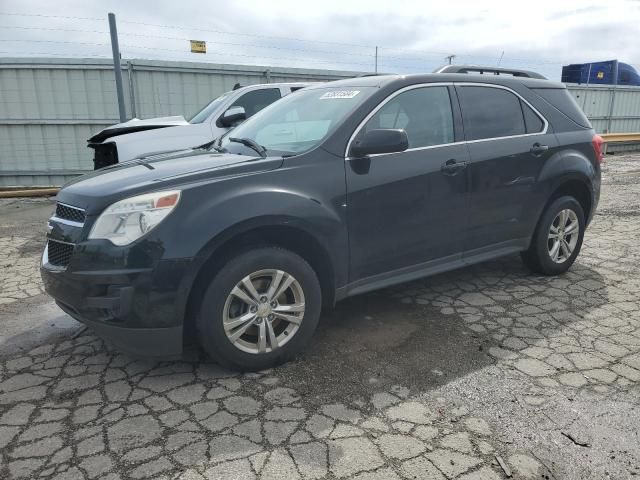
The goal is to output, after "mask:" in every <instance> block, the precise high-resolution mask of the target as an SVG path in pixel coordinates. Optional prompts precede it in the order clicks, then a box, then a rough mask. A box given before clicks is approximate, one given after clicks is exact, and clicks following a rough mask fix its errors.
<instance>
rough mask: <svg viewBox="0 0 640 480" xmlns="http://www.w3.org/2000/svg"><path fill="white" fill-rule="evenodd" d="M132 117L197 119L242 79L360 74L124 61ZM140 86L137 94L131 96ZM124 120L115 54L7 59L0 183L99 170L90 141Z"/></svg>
mask: <svg viewBox="0 0 640 480" xmlns="http://www.w3.org/2000/svg"><path fill="white" fill-rule="evenodd" d="M123 69H124V71H123V83H124V89H125V92H124V95H125V100H126V103H127V115H128V117H129V118H131V117H133V116H136V117H138V118H151V117H158V116H166V115H184V116H185V117H187V118H189V117H190V116H191V115H193V114H194V113H196V112H197V111H198V110H199V109H200V108H202V107H203V106H204V105H205V104H207V103H208V102H209V101H211V100H212V99H213V98H215V97H217V96H218V95H220V94H222V93H224V92H226V91H229V90H231V89H232V88H233V86H234V85H235V84H236V83H240V84H241V85H251V84H255V83H275V82H293V81H305V80H307V81H326V80H337V79H340V78H349V77H352V76H354V75H357V73H356V72H344V71H330V70H307V69H297V68H273V67H270V68H266V67H256V66H238V65H217V64H208V63H207V64H205V63H203V64H201V63H187V62H165V61H150V60H132V61H128V62H123ZM131 92H133V95H132V94H131ZM114 123H119V117H118V105H117V100H116V92H115V78H114V75H113V66H112V63H111V62H110V61H109V60H102V59H98V60H90V59H49V58H45V59H34V58H28V59H27V58H25V59H15V58H4V59H0V187H2V186H14V185H20V186H32V185H61V184H62V183H64V182H65V181H66V180H69V179H71V178H73V176H75V175H77V174H78V173H82V172H84V171H87V170H91V169H92V168H93V163H92V151H91V150H89V149H88V148H87V147H86V139H87V138H89V137H90V136H91V134H92V133H94V132H96V131H98V130H101V129H103V128H105V127H107V126H109V125H113V124H114Z"/></svg>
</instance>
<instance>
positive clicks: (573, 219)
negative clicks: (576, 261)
mask: <svg viewBox="0 0 640 480" xmlns="http://www.w3.org/2000/svg"><path fill="white" fill-rule="evenodd" d="M579 236H580V223H579V222H578V216H577V215H576V214H575V212H574V211H573V210H570V209H568V208H567V209H564V210H561V211H560V212H558V214H557V215H556V217H555V218H554V219H553V222H551V226H550V227H549V234H548V237H547V248H548V250H549V257H551V260H553V261H554V262H555V263H563V262H566V261H567V260H568V259H569V257H571V255H572V254H573V251H574V250H575V248H576V245H577V243H578V237H579Z"/></svg>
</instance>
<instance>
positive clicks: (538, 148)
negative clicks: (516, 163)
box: [529, 142, 549, 155]
mask: <svg viewBox="0 0 640 480" xmlns="http://www.w3.org/2000/svg"><path fill="white" fill-rule="evenodd" d="M547 150H549V145H540V144H539V143H538V142H536V143H534V144H533V145H532V146H531V148H530V149H529V151H530V152H531V153H533V154H534V155H542V154H543V153H544V152H546V151H547Z"/></svg>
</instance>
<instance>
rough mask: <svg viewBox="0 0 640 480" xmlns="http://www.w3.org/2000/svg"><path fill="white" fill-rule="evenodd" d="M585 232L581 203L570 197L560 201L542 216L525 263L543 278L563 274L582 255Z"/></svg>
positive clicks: (524, 256)
mask: <svg viewBox="0 0 640 480" xmlns="http://www.w3.org/2000/svg"><path fill="white" fill-rule="evenodd" d="M584 230H585V221H584V212H583V210H582V207H581V205H580V203H579V202H578V201H577V200H576V199H575V198H573V197H570V196H563V197H560V198H557V199H556V200H554V201H553V202H552V203H551V204H550V205H549V206H548V207H547V208H546V210H545V211H544V213H543V214H542V217H541V218H540V221H539V222H538V226H537V227H536V231H535V233H534V234H533V239H532V240H531V245H530V247H529V249H528V250H527V251H525V252H523V253H522V260H523V261H524V263H525V264H526V265H527V266H528V267H529V268H530V269H531V270H533V271H535V272H539V273H542V274H544V275H559V274H561V273H564V272H566V271H567V270H568V269H569V268H570V267H571V265H573V262H574V261H575V259H576V257H577V256H578V253H580V248H581V247H582V239H583V237H584Z"/></svg>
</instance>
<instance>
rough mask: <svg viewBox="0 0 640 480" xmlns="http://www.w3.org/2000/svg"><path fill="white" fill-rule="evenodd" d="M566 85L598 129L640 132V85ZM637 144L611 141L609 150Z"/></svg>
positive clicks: (605, 131) (607, 131) (615, 150)
mask: <svg viewBox="0 0 640 480" xmlns="http://www.w3.org/2000/svg"><path fill="white" fill-rule="evenodd" d="M567 88H568V89H569V91H570V92H571V94H572V95H573V96H574V98H575V99H576V101H577V102H578V105H580V107H581V108H582V110H583V111H584V113H585V114H586V115H587V117H588V118H589V120H590V121H591V123H592V124H593V128H595V130H596V131H597V132H598V133H636V132H640V87H626V86H618V85H616V86H613V85H588V86H587V85H574V84H568V85H567ZM638 148H639V146H638V145H624V144H611V145H609V146H608V148H607V151H608V152H610V153H612V152H623V151H629V150H638Z"/></svg>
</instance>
